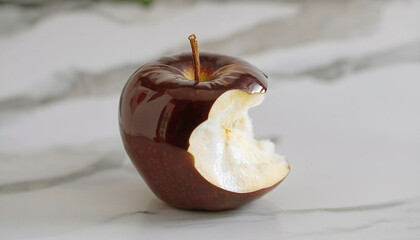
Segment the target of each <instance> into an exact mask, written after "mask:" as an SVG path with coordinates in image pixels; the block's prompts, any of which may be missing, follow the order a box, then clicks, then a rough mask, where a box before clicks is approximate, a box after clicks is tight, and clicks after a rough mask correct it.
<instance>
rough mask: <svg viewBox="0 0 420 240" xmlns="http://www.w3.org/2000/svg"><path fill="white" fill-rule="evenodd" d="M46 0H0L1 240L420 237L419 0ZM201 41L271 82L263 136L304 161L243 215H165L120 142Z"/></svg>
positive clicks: (258, 112) (259, 132)
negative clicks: (128, 96)
mask: <svg viewBox="0 0 420 240" xmlns="http://www.w3.org/2000/svg"><path fill="white" fill-rule="evenodd" d="M34 2H36V4H27V3H26V2H25V1H16V2H14V3H7V2H2V3H0V239H7V240H12V239H96V238H101V239H120V238H122V239H157V238H159V239H160V238H161V237H162V238H163V237H170V238H175V239H178V238H179V239H180V238H181V237H182V238H187V239H190V238H193V237H194V238H200V239H214V238H221V239H228V238H229V239H232V238H233V239H240V238H241V239H256V238H257V237H258V238H263V239H419V238H420V174H419V173H420V14H419V13H420V1H414V0H413V1H409V0H407V1H402V0H401V1H376V0H375V1H362V0H354V1H327V0H318V1H303V0H299V1H258V2H257V1H255V2H254V1H232V2H227V1H216V2H208V1H188V0H183V1H181V0H177V1H155V2H154V3H153V4H151V5H150V6H143V5H141V4H136V3H130V2H108V1H105V2H90V1H87V2H83V1H81V2H70V1H56V2H54V1H34ZM191 33H196V34H197V35H198V37H199V44H200V50H202V51H211V52H218V53H224V54H228V55H234V56H238V57H241V58H244V59H246V60H248V61H249V62H251V63H252V64H254V65H256V66H258V67H259V68H260V69H262V70H263V71H264V72H265V73H266V74H267V75H268V76H269V79H270V83H269V84H270V85H269V91H268V93H267V97H266V99H265V101H264V103H263V104H262V105H261V106H259V107H258V108H255V109H252V110H251V113H250V114H251V117H252V118H253V124H254V131H255V135H256V137H258V138H269V139H271V140H273V141H275V143H276V150H277V152H278V153H280V154H282V155H285V156H287V158H288V159H289V162H290V164H291V167H292V171H291V173H290V175H289V176H288V178H287V179H286V180H285V181H284V182H283V183H282V184H281V185H280V186H279V187H278V188H277V189H276V190H274V191H273V192H271V193H270V194H268V195H266V196H265V197H263V198H262V199H260V200H258V201H255V202H253V203H251V204H249V205H247V206H244V207H243V208H240V209H237V210H233V211H225V212H219V213H207V212H191V211H183V210H177V209H174V208H171V207H169V206H167V205H166V204H164V203H163V202H161V201H160V200H158V199H157V198H156V197H155V196H154V195H153V194H152V192H151V191H150V190H149V189H148V188H147V186H146V185H145V184H144V182H143V180H142V179H141V178H140V177H139V175H138V173H137V172H136V170H135V169H134V168H133V166H132V164H131V162H130V161H129V160H128V159H127V157H126V155H125V153H124V151H123V148H122V145H121V141H120V137H119V132H118V125H117V108H118V98H119V93H120V91H121V89H122V86H123V84H124V83H125V81H126V80H127V78H128V77H129V76H130V74H131V73H132V72H134V71H135V70H136V69H137V68H138V67H139V66H141V65H142V64H143V63H145V62H147V61H149V60H151V59H153V58H156V57H159V56H162V55H167V54H172V53H176V52H180V51H189V43H188V41H187V36H188V35H189V34H191Z"/></svg>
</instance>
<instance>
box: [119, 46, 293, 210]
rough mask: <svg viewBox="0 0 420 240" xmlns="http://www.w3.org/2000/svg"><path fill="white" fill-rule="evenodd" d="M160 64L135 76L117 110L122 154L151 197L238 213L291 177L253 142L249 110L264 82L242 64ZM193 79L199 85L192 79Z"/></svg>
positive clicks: (280, 161) (269, 150)
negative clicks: (236, 211) (137, 174)
mask: <svg viewBox="0 0 420 240" xmlns="http://www.w3.org/2000/svg"><path fill="white" fill-rule="evenodd" d="M197 60H198V61H199V62H200V65H199V66H200V67H199V72H198V74H197V70H195V68H194V67H195V66H196V65H194V63H193V62H194V60H193V58H192V57H191V54H186V53H184V54H178V55H174V56H170V57H163V58H160V59H158V60H155V61H152V62H150V63H148V64H145V65H143V66H142V67H141V68H139V69H138V70H137V71H136V72H135V73H134V74H133V75H132V76H131V77H130V79H129V80H128V82H127V83H126V85H125V87H124V89H123V91H122V94H121V99H120V105H119V125H120V132H121V136H122V140H123V144H124V148H125V150H126V152H127V154H128V156H129V157H130V159H131V160H132V162H133V164H134V166H135V167H136V168H137V170H138V171H139V173H140V174H141V176H142V177H143V179H144V180H145V182H146V183H147V185H148V186H149V187H150V189H151V190H152V191H153V192H154V193H155V194H156V196H157V197H159V198H160V199H161V200H163V201H165V202H167V203H168V204H170V205H172V206H175V207H177V208H183V209H197V210H212V211H214V210H225V209H232V208H237V207H239V206H241V205H243V204H245V203H247V202H250V201H252V200H255V199H257V198H259V197H261V196H263V195H264V194H266V193H268V192H269V191H271V190H272V189H274V188H275V187H276V186H277V185H278V184H279V183H280V182H281V181H282V180H283V179H284V178H285V177H286V176H287V175H288V173H289V171H290V167H289V165H288V163H287V161H286V160H285V158H284V157H282V156H280V155H278V154H276V153H275V152H274V144H273V143H271V142H270V141H268V140H255V139H254V138H253V131H252V124H251V120H250V118H249V117H248V109H249V108H250V107H254V106H256V105H259V104H260V103H261V102H262V101H263V98H264V94H265V93H266V91H267V77H266V76H265V75H264V74H263V73H262V72H261V71H260V70H259V69H257V68H256V67H254V66H252V65H251V64H249V63H247V62H245V61H242V60H240V59H237V58H234V57H229V56H224V55H218V54H210V53H200V56H199V58H197ZM197 78H198V79H197Z"/></svg>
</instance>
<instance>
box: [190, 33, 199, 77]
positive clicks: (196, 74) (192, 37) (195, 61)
mask: <svg viewBox="0 0 420 240" xmlns="http://www.w3.org/2000/svg"><path fill="white" fill-rule="evenodd" d="M188 40H190V44H191V50H192V56H193V65H194V78H195V81H198V82H199V81H200V56H199V55H198V42H197V37H196V36H195V34H191V35H190V36H189V37H188Z"/></svg>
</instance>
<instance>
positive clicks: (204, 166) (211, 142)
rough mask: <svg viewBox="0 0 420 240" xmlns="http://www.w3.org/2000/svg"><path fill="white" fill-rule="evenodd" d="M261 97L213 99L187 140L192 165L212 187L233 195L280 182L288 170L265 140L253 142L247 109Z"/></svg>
mask: <svg viewBox="0 0 420 240" xmlns="http://www.w3.org/2000/svg"><path fill="white" fill-rule="evenodd" d="M263 99H264V94H262V93H256V94H250V93H248V92H245V91H241V90H230V91H227V92H225V93H223V94H222V95H221V96H220V97H219V98H217V99H216V101H215V102H214V104H213V106H212V108H211V109H210V112H209V116H208V119H207V120H206V121H204V122H202V123H201V124H200V125H199V126H197V127H196V128H195V129H194V130H193V132H192V133H191V136H190V138H189V144H190V145H189V148H188V152H190V153H191V154H192V155H193V156H194V165H195V168H196V169H197V171H198V172H199V173H200V174H201V176H202V177H203V178H205V179H206V180H207V181H209V182H210V183H212V184H213V185H215V186H217V187H219V188H222V189H224V190H227V191H231V192H236V193H249V192H254V191H258V190H260V189H263V188H268V187H271V186H273V185H275V184H277V183H278V182H280V181H281V180H283V179H284V178H285V177H286V176H287V174H288V173H289V170H290V167H289V164H288V163H287V161H286V159H285V158H284V157H283V156H280V155H278V154H276V153H275V152H274V144H273V143H272V142H270V141H268V140H261V141H258V140H255V139H254V137H253V132H252V124H251V119H250V118H249V116H248V109H249V108H251V107H254V106H257V105H259V104H260V103H261V102H262V101H263Z"/></svg>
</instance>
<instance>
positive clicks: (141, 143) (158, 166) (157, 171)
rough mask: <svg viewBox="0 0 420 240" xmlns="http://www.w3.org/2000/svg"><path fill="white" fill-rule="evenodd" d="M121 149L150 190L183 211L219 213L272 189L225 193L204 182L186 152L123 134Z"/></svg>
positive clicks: (140, 137) (144, 138)
mask: <svg viewBox="0 0 420 240" xmlns="http://www.w3.org/2000/svg"><path fill="white" fill-rule="evenodd" d="M122 137H123V140H124V141H123V142H124V147H125V149H126V151H127V153H128V155H129V157H130V159H131V161H132V162H133V164H134V166H135V167H136V168H137V170H138V171H139V172H140V174H141V176H142V177H143V179H144V180H145V181H146V183H147V185H148V186H149V187H150V189H151V190H152V191H153V192H154V193H155V194H156V196H157V197H159V198H160V199H161V200H163V201H164V202H166V203H168V204H170V205H172V206H174V207H177V208H182V209H191V210H208V211H219V210H227V209H233V208H237V207H239V206H241V205H243V204H245V203H247V202H250V201H253V200H255V199H257V198H260V197H261V196H263V195H264V194H266V193H267V192H269V191H271V190H272V189H274V188H275V187H276V186H277V185H278V184H279V183H280V182H281V181H280V182H278V183H276V184H275V185H273V186H271V187H268V188H264V189H260V190H258V191H255V192H249V193H235V192H230V191H226V190H224V189H221V188H219V187H216V186H215V185H213V184H211V183H210V182H208V181H207V180H205V179H204V178H203V177H202V176H201V175H200V173H198V171H197V170H196V169H195V167H194V157H193V156H192V155H191V154H190V153H188V152H187V151H186V150H184V149H182V148H178V147H173V146H171V145H169V144H167V143H157V142H154V141H152V140H150V139H149V138H146V137H143V136H131V135H128V134H126V133H125V132H122Z"/></svg>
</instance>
